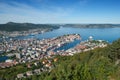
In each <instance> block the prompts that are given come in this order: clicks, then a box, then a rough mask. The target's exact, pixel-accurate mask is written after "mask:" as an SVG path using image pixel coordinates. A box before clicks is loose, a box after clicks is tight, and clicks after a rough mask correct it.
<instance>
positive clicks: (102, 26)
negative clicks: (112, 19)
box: [64, 24, 120, 28]
mask: <svg viewBox="0 0 120 80" xmlns="http://www.w3.org/2000/svg"><path fill="white" fill-rule="evenodd" d="M64 27H76V28H115V27H120V24H66V25H64Z"/></svg>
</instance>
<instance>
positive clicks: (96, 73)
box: [0, 39, 120, 80]
mask: <svg viewBox="0 0 120 80" xmlns="http://www.w3.org/2000/svg"><path fill="white" fill-rule="evenodd" d="M56 57H57V58H58V61H57V62H55V63H54V65H55V68H54V69H53V70H52V71H51V72H44V73H41V74H40V75H34V76H31V77H29V78H23V79H22V80H119V79H120V76H119V75H120V39H119V40H117V41H115V42H113V43H112V44H111V45H108V46H107V47H105V48H97V49H95V50H91V51H88V52H83V53H78V54H75V55H74V56H56ZM20 66H21V67H20ZM26 70H27V68H26V67H24V66H23V67H22V65H18V66H16V67H13V68H9V69H3V70H0V77H1V78H2V80H13V79H14V78H15V76H14V75H17V74H18V73H19V72H23V71H26Z"/></svg>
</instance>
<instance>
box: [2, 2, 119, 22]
mask: <svg viewBox="0 0 120 80" xmlns="http://www.w3.org/2000/svg"><path fill="white" fill-rule="evenodd" d="M7 22H18V23H25V22H28V23H37V24H38V23H41V24H42V23H43V24H47V23H51V24H59V23H61V24H62V23H78V24H80V23H83V24H84V23H85V24H86V23H111V24H120V0H0V24H4V23H7Z"/></svg>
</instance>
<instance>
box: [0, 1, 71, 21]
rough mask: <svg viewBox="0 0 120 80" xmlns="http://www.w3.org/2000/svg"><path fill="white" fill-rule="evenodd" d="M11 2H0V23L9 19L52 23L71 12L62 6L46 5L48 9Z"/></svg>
mask: <svg viewBox="0 0 120 80" xmlns="http://www.w3.org/2000/svg"><path fill="white" fill-rule="evenodd" d="M11 4H12V5H11ZM11 4H7V3H0V12H1V13H0V23H6V22H9V21H15V22H32V23H50V22H52V23H53V22H57V21H58V22H59V21H62V18H63V17H66V16H68V15H69V14H70V12H71V9H69V8H68V9H67V8H66V9H65V8H62V7H53V6H48V9H49V10H48V9H46V8H45V9H39V8H34V7H32V6H30V5H27V4H23V3H17V2H11ZM63 19H64V18H63Z"/></svg>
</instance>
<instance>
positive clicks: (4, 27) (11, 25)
mask: <svg viewBox="0 0 120 80" xmlns="http://www.w3.org/2000/svg"><path fill="white" fill-rule="evenodd" d="M59 26H63V27H76V28H114V27H120V24H64V25H61V24H33V23H15V22H8V23H6V24H0V31H10V32H11V31H27V30H30V29H38V28H39V29H49V30H53V29H58V28H59Z"/></svg>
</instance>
